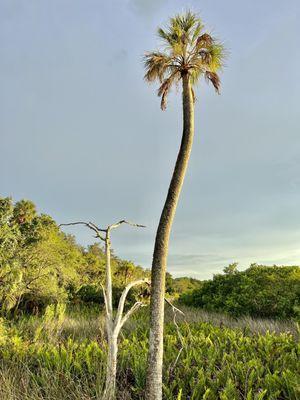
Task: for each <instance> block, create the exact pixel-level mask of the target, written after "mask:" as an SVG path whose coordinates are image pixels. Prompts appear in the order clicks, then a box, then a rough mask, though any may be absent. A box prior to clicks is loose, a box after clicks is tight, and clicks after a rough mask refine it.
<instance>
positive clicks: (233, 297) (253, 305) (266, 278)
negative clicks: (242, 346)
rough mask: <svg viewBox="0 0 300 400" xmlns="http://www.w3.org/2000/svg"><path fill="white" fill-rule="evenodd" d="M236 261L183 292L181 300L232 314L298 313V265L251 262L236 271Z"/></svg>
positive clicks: (271, 315) (276, 315)
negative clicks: (280, 265) (197, 285)
mask: <svg viewBox="0 0 300 400" xmlns="http://www.w3.org/2000/svg"><path fill="white" fill-rule="evenodd" d="M236 267H237V265H236V264H231V265H230V266H229V267H227V268H225V270H224V272H225V274H218V275H215V276H214V278H213V279H212V280H208V281H206V282H203V283H202V286H201V287H200V288H199V289H196V290H194V291H193V292H192V293H189V294H183V295H182V296H181V297H180V302H181V303H184V304H187V305H193V306H195V307H201V308H204V309H206V310H210V311H222V312H227V313H229V314H231V315H234V316H239V315H251V316H254V317H265V318H290V317H295V318H296V317H297V316H298V315H299V314H298V312H299V304H300V268H299V267H297V266H288V267H278V266H272V267H268V266H263V265H257V264H252V265H251V266H250V268H248V269H246V270H245V271H238V270H237V268H236Z"/></svg>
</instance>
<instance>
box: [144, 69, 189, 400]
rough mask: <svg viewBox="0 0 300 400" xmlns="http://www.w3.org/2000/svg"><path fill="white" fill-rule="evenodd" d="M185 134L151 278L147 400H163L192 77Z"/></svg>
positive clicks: (186, 94) (185, 82)
mask: <svg viewBox="0 0 300 400" xmlns="http://www.w3.org/2000/svg"><path fill="white" fill-rule="evenodd" d="M182 82H183V83H182V85H183V97H182V103H183V134H182V140H181V145H180V150H179V153H178V156H177V161H176V164H175V168H174V172H173V176H172V179H171V183H170V186H169V191H168V195H167V198H166V202H165V205H164V208H163V211H162V214H161V217H160V221H159V225H158V228H157V233H156V239H155V246H154V253H153V261H152V276H151V303H150V337H149V354H148V373H147V390H146V399H147V400H161V399H162V366H163V328H164V326H163V324H164V297H165V275H166V265H167V256H168V245H169V237H170V232H171V227H172V223H173V219H174V215H175V211H176V207H177V203H178V199H179V195H180V192H181V188H182V184H183V181H184V177H185V173H186V169H187V166H188V161H189V158H190V154H191V149H192V144H193V137H194V100H193V95H192V89H191V83H190V79H189V75H188V74H185V75H183V76H182Z"/></svg>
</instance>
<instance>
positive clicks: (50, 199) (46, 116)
mask: <svg viewBox="0 0 300 400" xmlns="http://www.w3.org/2000/svg"><path fill="white" fill-rule="evenodd" d="M187 8H190V9H192V10H193V11H195V12H198V13H199V14H200V16H201V18H202V20H203V21H204V23H205V24H206V26H207V29H208V31H209V32H213V33H214V34H215V35H216V36H217V37H218V38H220V39H221V40H222V41H223V42H224V44H225V46H226V47H227V49H228V50H229V53H230V54H229V57H228V59H227V62H226V64H227V65H226V68H225V69H224V71H223V73H222V74H221V79H222V94H221V96H218V95H216V94H215V92H214V90H213V89H212V87H208V86H207V85H206V83H205V82H203V81H202V82H201V83H200V85H199V86H198V88H197V99H198V101H197V104H196V110H195V112H196V131H195V144H194V148H193V152H192V157H191V161H190V165H189V170H188V174H187V177H186V181H185V184H184V188H183V192H182V196H181V199H180V204H179V207H178V210H177V214H176V218H175V222H174V226H173V231H172V237H171V242H170V256H169V263H168V270H169V271H170V272H171V273H172V274H173V275H174V276H181V275H188V276H193V277H197V278H200V279H204V278H209V277H212V275H213V274H214V273H217V272H220V271H221V270H222V269H223V267H224V266H226V265H227V264H228V263H230V262H233V261H237V262H239V264H240V266H241V268H245V267H247V266H249V264H250V263H252V262H257V263H265V264H274V263H276V264H298V265H299V261H300V217H299V208H300V140H299V133H300V132H299V104H300V94H299V93H300V79H299V78H300V76H299V75H300V72H299V71H300V52H299V37H300V25H299V17H300V12H299V11H300V3H299V1H298V0H287V1H285V2H282V1H281V0H280V1H279V0H253V1H251V2H250V1H246V0H243V1H241V0H227V1H226V2H225V1H222V0H203V1H201V2H200V1H184V0H172V1H171V0H170V1H167V0H111V1H102V0H43V1H42V0H0V88H1V90H0V134H1V142H0V143H1V157H0V183H1V192H0V195H1V196H12V197H13V198H14V199H15V200H19V199H21V198H28V199H31V200H32V201H34V202H35V203H36V204H37V206H38V210H39V211H41V212H45V213H48V214H50V215H51V216H53V217H54V218H55V219H56V220H57V222H59V223H60V222H70V221H75V220H92V221H94V222H96V223H97V224H99V225H101V226H105V225H107V224H109V223H112V222H115V221H117V220H119V219H123V218H124V217H125V218H128V219H131V220H133V221H136V222H139V223H143V224H145V225H147V229H145V230H135V229H134V228H129V227H122V228H121V229H120V230H119V231H118V232H115V233H114V235H113V238H112V240H113V247H114V248H115V251H116V253H117V254H118V255H119V256H120V257H123V258H127V259H130V260H133V261H135V262H136V263H138V264H140V265H142V266H144V267H150V266H151V259H152V251H153V243H154V237H155V230H156V226H157V224H158V220H159V216H160V212H161V208H162V206H163V202H164V199H165V196H166V192H167V188H168V184H169V180H170V177H171V173H172V169H173V166H174V162H175V159H176V155H177V151H178V146H179V143H180V137H181V131H182V125H181V104H180V100H181V95H180V92H178V93H176V91H175V92H173V94H172V95H171V96H170V99H169V104H168V109H167V111H165V112H162V111H160V108H159V99H158V97H157V96H156V87H155V86H149V85H147V84H146V83H145V82H144V81H143V65H142V56H143V54H144V53H145V52H146V51H150V50H154V49H157V48H158V46H159V41H158V38H157V35H156V29H157V27H158V26H159V25H164V24H166V22H167V21H168V18H169V17H171V16H173V15H174V14H175V13H178V12H181V11H183V10H185V9H187ZM68 232H70V233H73V234H75V235H76V237H77V240H78V241H79V242H80V243H83V244H89V243H92V242H93V238H92V236H91V233H90V232H89V231H87V230H85V229H84V228H78V229H68Z"/></svg>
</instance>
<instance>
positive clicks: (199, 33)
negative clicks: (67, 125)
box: [145, 11, 224, 400]
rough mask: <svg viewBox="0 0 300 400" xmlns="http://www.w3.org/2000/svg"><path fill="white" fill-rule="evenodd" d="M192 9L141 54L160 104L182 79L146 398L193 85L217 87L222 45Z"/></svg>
mask: <svg viewBox="0 0 300 400" xmlns="http://www.w3.org/2000/svg"><path fill="white" fill-rule="evenodd" d="M203 28H204V26H203V24H202V22H201V20H200V19H199V18H198V17H197V15H195V14H194V13H192V12H190V11H188V12H186V13H185V14H184V15H176V16H175V17H174V18H171V19H170V22H169V26H168V27H167V29H161V28H159V29H158V35H159V37H160V38H161V39H162V40H163V43H164V49H163V51H155V52H152V53H147V54H146V55H145V69H146V74H145V80H146V81H147V82H159V84H160V86H159V89H158V96H159V97H161V108H162V110H165V109H166V100H167V96H168V94H169V92H170V89H171V88H172V86H174V85H177V84H178V83H179V82H180V81H181V82H182V108H183V134H182V140H181V145H180V150H179V153H178V156H177V161H176V164H175V168H174V172H173V176H172V179H171V182H170V186H169V191H168V194H167V198H166V201H165V204H164V207H163V210H162V214H161V217H160V221H159V225H158V228H157V233H156V239H155V246H154V253H153V261H152V273H151V282H152V284H151V303H150V338H149V341H150V343H149V345H150V346H149V355H148V374H147V390H146V398H147V400H161V398H162V363H163V321H164V297H165V277H166V264H167V255H168V244H169V237H170V231H171V226H172V223H173V219H174V215H175V211H176V206H177V203H178V199H179V195H180V192H181V188H182V184H183V181H184V177H185V173H186V169H187V165H188V161H189V158H190V153H191V149H192V143H193V136H194V103H195V94H194V90H193V86H194V85H195V84H196V83H197V82H198V81H199V79H200V78H201V77H204V78H205V79H206V80H207V81H208V82H211V83H212V84H213V86H214V88H215V90H216V91H217V92H218V93H219V89H220V79H219V76H218V71H219V70H220V69H221V67H222V64H223V58H224V48H223V46H222V44H221V43H219V42H218V41H217V40H216V39H214V38H213V37H212V36H211V35H210V34H208V33H205V32H203Z"/></svg>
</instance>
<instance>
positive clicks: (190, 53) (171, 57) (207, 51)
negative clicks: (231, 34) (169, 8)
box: [145, 11, 225, 110]
mask: <svg viewBox="0 0 300 400" xmlns="http://www.w3.org/2000/svg"><path fill="white" fill-rule="evenodd" d="M158 36H159V37H160V39H161V40H162V44H163V47H164V49H163V50H164V51H154V52H150V53H147V54H146V55H145V70H146V74H145V80H146V81H147V82H155V81H157V82H159V84H160V87H159V89H158V96H159V97H161V109H162V110H165V108H166V103H167V96H168V94H169V92H170V90H171V88H172V86H175V85H178V82H179V81H180V80H181V79H182V77H183V76H185V75H189V76H190V80H191V83H192V85H194V84H196V83H197V82H198V80H199V79H200V78H201V77H204V78H205V79H206V80H207V81H208V82H211V83H212V84H213V86H214V88H215V90H216V91H217V92H219V89H220V78H219V76H218V72H219V71H220V69H221V68H222V65H223V61H224V55H225V51H224V47H223V45H222V44H221V43H220V42H219V41H218V40H216V38H214V37H212V36H211V35H210V34H208V33H207V32H204V25H203V24H202V22H201V20H200V19H199V18H198V16H197V15H196V14H194V13H192V12H190V11H187V12H186V13H184V14H182V15H176V16H175V17H174V18H170V20H169V25H168V27H167V28H166V29H162V28H159V29H158ZM194 98H195V96H194Z"/></svg>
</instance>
